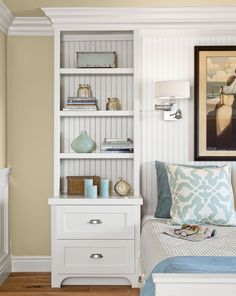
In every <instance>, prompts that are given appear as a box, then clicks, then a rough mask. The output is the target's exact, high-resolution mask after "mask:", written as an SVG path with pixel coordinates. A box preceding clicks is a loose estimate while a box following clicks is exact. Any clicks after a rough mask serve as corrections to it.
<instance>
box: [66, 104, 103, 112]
mask: <svg viewBox="0 0 236 296" xmlns="http://www.w3.org/2000/svg"><path fill="white" fill-rule="evenodd" d="M65 110H86V111H87V110H90V111H97V106H96V105H83V106H65V107H64V108H63V111H65Z"/></svg>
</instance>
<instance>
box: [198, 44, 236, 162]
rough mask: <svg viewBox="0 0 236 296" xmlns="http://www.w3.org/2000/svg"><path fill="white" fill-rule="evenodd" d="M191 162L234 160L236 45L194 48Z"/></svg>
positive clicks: (235, 134)
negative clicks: (192, 156) (192, 159)
mask: <svg viewBox="0 0 236 296" xmlns="http://www.w3.org/2000/svg"><path fill="white" fill-rule="evenodd" d="M194 160H199V161H201V160H202V161H205V160H213V161H215V160H222V161H227V160H229V161H232V160H236V46H195V48H194Z"/></svg>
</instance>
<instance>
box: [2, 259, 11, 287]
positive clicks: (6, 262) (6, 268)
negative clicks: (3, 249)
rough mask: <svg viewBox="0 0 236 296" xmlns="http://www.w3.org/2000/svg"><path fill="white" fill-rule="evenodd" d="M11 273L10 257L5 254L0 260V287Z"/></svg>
mask: <svg viewBox="0 0 236 296" xmlns="http://www.w3.org/2000/svg"><path fill="white" fill-rule="evenodd" d="M10 273H11V257H10V255H9V254H5V255H4V256H2V258H0V285H1V284H2V283H3V282H4V281H5V280H6V279H7V277H8V276H9V274H10Z"/></svg>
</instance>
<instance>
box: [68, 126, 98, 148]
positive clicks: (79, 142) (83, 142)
mask: <svg viewBox="0 0 236 296" xmlns="http://www.w3.org/2000/svg"><path fill="white" fill-rule="evenodd" d="M71 148H72V149H73V150H74V151H75V152H77V153H90V152H92V151H93V150H95V149H96V143H95V142H94V141H93V140H92V139H91V138H90V137H89V136H88V135H87V133H86V131H81V133H80V135H79V136H78V137H77V138H76V139H74V141H73V142H72V143H71Z"/></svg>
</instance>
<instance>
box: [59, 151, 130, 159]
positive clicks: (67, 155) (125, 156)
mask: <svg viewBox="0 0 236 296" xmlns="http://www.w3.org/2000/svg"><path fill="white" fill-rule="evenodd" d="M117 158H119V159H133V158H134V154H133V153H99V152H97V153H96V152H95V153H60V159H117Z"/></svg>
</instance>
